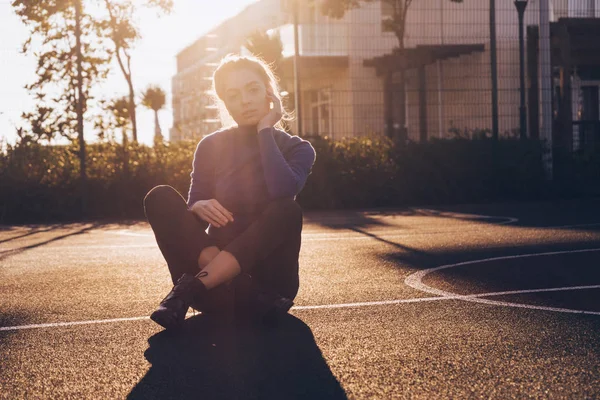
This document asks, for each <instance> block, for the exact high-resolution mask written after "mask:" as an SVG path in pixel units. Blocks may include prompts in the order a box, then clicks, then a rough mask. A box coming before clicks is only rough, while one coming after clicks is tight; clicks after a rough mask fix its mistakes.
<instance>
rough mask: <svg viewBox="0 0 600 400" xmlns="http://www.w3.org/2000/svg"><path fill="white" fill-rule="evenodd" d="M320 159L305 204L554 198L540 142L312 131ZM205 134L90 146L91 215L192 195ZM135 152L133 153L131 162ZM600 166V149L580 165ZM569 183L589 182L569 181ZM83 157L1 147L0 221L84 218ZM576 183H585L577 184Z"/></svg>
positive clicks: (70, 151) (134, 214)
mask: <svg viewBox="0 0 600 400" xmlns="http://www.w3.org/2000/svg"><path fill="white" fill-rule="evenodd" d="M309 140H310V141H311V143H312V144H313V146H314V147H315V149H316V152H317V160H316V162H315V165H314V167H313V171H312V174H311V175H310V176H309V178H308V181H307V184H306V186H305V187H304V189H303V190H302V192H301V193H300V194H299V195H298V198H297V200H298V202H299V203H300V204H301V205H302V206H303V207H304V208H305V209H333V208H336V209H339V208H370V207H393V206H405V205H414V204H436V203H437V204H439V203H455V202H487V201H498V200H505V199H535V198H546V197H548V196H550V195H554V194H557V193H559V192H560V191H557V188H556V185H554V186H552V187H550V186H549V185H548V184H547V183H545V179H544V171H543V170H542V165H541V161H540V160H541V150H540V144H539V143H538V142H536V141H524V142H521V141H518V140H515V139H504V140H500V141H499V142H498V143H497V145H496V146H494V143H493V142H492V141H491V140H489V139H477V140H468V139H453V140H432V141H430V142H429V143H426V144H417V143H408V144H406V145H403V146H396V145H394V144H393V143H392V142H391V141H390V140H388V139H386V138H378V139H369V138H356V139H344V140H340V141H332V140H330V139H327V138H309ZM195 147H196V142H191V141H185V142H178V143H173V144H171V143H166V144H163V145H158V146H156V147H147V146H144V145H137V144H131V145H129V146H128V147H127V148H126V149H124V148H123V147H122V146H121V145H118V144H111V143H102V144H93V145H89V146H88V147H87V154H88V166H87V169H88V177H89V178H88V191H87V193H88V217H89V218H93V219H96V218H133V219H138V218H144V214H143V206H142V201H143V198H144V195H145V194H146V193H147V192H148V191H149V190H150V189H151V188H152V187H154V186H156V185H160V184H168V185H171V186H173V187H175V188H176V189H177V190H179V191H180V193H182V194H183V195H184V196H185V195H186V194H187V191H188V187H189V180H190V176H189V174H190V169H191V163H192V158H193V153H194V149H195ZM126 160H127V161H126ZM582 165H584V167H585V169H586V170H587V171H592V173H591V175H590V177H587V178H586V182H588V181H589V180H590V179H596V178H595V177H596V176H597V174H595V171H597V170H598V166H600V160H598V157H595V158H593V159H591V160H588V159H586V160H583V161H578V162H574V163H573V171H571V172H570V173H571V174H577V176H581V174H579V173H578V172H577V171H578V168H582ZM568 181H569V182H570V186H569V187H568V190H569V191H570V192H573V190H574V185H584V182H583V181H581V182H580V181H573V180H568ZM78 182H79V161H78V158H77V148H76V147H74V146H69V147H59V146H42V145H39V144H28V145H23V146H16V147H11V146H9V147H8V149H7V151H6V152H5V153H3V154H0V223H5V224H6V223H28V222H50V221H64V220H76V219H79V218H80V215H79V214H78V209H79V201H80V192H79V185H78ZM574 182H576V183H574Z"/></svg>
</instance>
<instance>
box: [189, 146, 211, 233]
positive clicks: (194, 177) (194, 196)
mask: <svg viewBox="0 0 600 400" xmlns="http://www.w3.org/2000/svg"><path fill="white" fill-rule="evenodd" d="M211 144H212V143H211V141H209V140H207V138H204V139H202V140H200V142H199V143H198V145H197V146H196V151H195V152H194V161H193V163H192V172H191V174H190V177H191V183H190V189H189V192H188V199H187V205H188V207H192V205H193V204H194V203H195V202H197V201H198V200H208V199H212V198H214V163H213V157H212V155H213V154H214V151H213V149H212V146H211ZM202 222H203V223H204V224H205V225H206V226H204V229H206V227H207V226H208V223H207V222H205V221H202Z"/></svg>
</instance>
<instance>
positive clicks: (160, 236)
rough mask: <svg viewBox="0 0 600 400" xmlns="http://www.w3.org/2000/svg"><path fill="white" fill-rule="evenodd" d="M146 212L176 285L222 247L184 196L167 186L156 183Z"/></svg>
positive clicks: (146, 201) (203, 264) (147, 198)
mask: <svg viewBox="0 0 600 400" xmlns="http://www.w3.org/2000/svg"><path fill="white" fill-rule="evenodd" d="M144 212H145V214H146V218H147V219H148V222H149V223H150V226H151V227H152V230H153V232H154V236H155V238H156V243H157V244H158V247H159V249H160V251H161V252H162V254H163V257H164V258H165V260H166V262H167V265H168V267H169V271H170V273H171V279H172V281H173V284H175V283H176V282H177V280H178V279H179V277H180V276H181V275H183V274H184V273H185V272H187V273H191V274H196V273H198V271H199V267H202V266H205V265H206V264H208V263H209V262H210V261H211V260H212V259H213V258H214V256H215V255H216V254H218V253H219V248H218V247H216V245H215V241H214V240H213V239H212V238H210V237H209V236H208V235H207V234H206V232H205V231H204V230H203V229H202V226H201V224H200V223H199V220H198V219H197V218H198V217H196V216H195V215H194V214H193V213H192V211H190V210H189V209H188V207H187V203H186V201H185V199H184V198H183V197H182V196H181V194H179V192H177V190H175V189H174V188H173V187H171V186H168V185H160V186H156V187H155V188H153V189H152V190H150V191H149V192H148V194H147V195H146V197H145V198H144Z"/></svg>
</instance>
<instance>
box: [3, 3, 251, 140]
mask: <svg viewBox="0 0 600 400" xmlns="http://www.w3.org/2000/svg"><path fill="white" fill-rule="evenodd" d="M255 1H256V0H223V1H220V2H219V3H218V6H217V7H215V3H213V2H212V1H209V0H174V3H175V6H174V10H173V12H172V14H171V15H169V16H161V17H157V16H156V12H154V11H153V12H145V13H144V14H142V15H141V17H140V21H139V26H140V29H141V35H142V39H141V40H139V41H138V42H137V44H136V47H135V49H134V51H133V52H132V69H133V80H134V87H135V89H136V92H137V93H139V92H141V91H142V90H143V89H145V88H146V87H147V86H148V85H149V84H158V85H159V86H161V87H162V88H163V89H164V90H165V91H166V92H167V104H166V107H165V109H163V110H162V111H160V112H159V119H160V124H161V128H162V131H163V135H164V136H165V137H168V132H169V129H170V128H171V126H172V124H173V116H172V109H171V78H172V77H173V75H175V73H176V72H177V68H176V60H175V55H176V54H177V53H178V52H179V51H181V50H182V49H183V48H185V47H186V46H188V45H189V44H191V43H193V42H194V40H195V39H197V38H198V37H200V36H202V35H203V34H204V33H206V32H208V31H210V30H211V29H212V28H213V27H215V26H216V25H218V24H219V23H220V22H222V21H223V20H225V19H227V18H229V17H231V16H233V15H236V14H237V13H239V12H240V11H241V10H242V9H243V8H244V7H246V6H247V5H248V4H250V3H253V2H255ZM10 4H11V1H9V0H0V140H2V139H4V140H6V141H8V142H9V143H11V144H14V143H15V140H16V138H17V135H16V134H15V129H16V127H18V126H23V125H24V124H23V123H22V122H21V119H20V115H21V113H22V112H24V111H29V110H32V109H33V101H32V98H31V97H30V96H29V94H28V92H27V91H26V90H25V89H24V88H23V87H24V86H25V85H26V84H28V83H31V82H33V80H34V79H35V65H36V60H35V57H34V56H29V55H23V54H20V52H19V50H20V48H21V46H22V44H23V42H24V41H25V40H26V39H27V37H28V28H27V27H26V26H25V25H24V24H23V23H22V22H21V21H20V19H19V17H18V16H17V15H15V13H14V12H13V10H12V7H11V5H10ZM99 90H100V93H99V96H102V97H104V96H106V97H108V98H114V97H116V96H120V95H125V94H127V86H126V81H125V78H124V77H123V75H122V73H121V71H120V70H119V68H118V65H117V64H116V62H115V63H114V66H113V68H112V71H111V75H110V76H109V78H108V80H107V81H106V82H105V83H103V84H102V85H101V87H100V88H99ZM137 119H138V140H139V141H140V142H141V143H146V144H151V143H152V137H153V135H154V117H153V112H152V111H151V110H147V109H145V108H144V107H141V106H140V107H139V108H138V114H137ZM85 138H86V141H93V140H95V138H94V134H93V132H90V130H89V129H88V130H87V132H86V133H85Z"/></svg>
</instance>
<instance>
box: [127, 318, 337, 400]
mask: <svg viewBox="0 0 600 400" xmlns="http://www.w3.org/2000/svg"><path fill="white" fill-rule="evenodd" d="M148 343H149V348H148V349H147V350H146V352H145V354H144V355H145V357H146V359H147V360H148V361H149V362H150V363H151V364H152V367H151V368H150V369H149V370H148V372H147V373H146V375H145V376H144V377H143V378H142V379H141V380H140V382H139V383H138V384H137V385H136V387H135V388H134V389H133V390H132V391H131V392H130V393H129V396H128V398H129V399H150V398H157V399H164V398H203V399H278V400H279V399H317V398H321V399H322V398H326V399H334V400H335V399H346V398H347V397H346V394H345V392H344V390H343V389H342V388H341V386H340V384H339V382H338V381H337V379H336V378H335V377H334V376H333V374H332V372H331V370H330V369H329V366H328V365H327V363H326V361H325V360H324V359H323V355H322V354H321V351H320V349H319V347H318V346H317V344H316V343H315V339H314V336H313V334H312V331H311V330H310V328H309V327H308V326H307V325H306V324H305V323H304V322H302V321H301V320H299V319H298V318H296V317H294V316H292V315H286V316H285V317H283V318H281V319H280V320H279V323H278V324H277V325H274V326H262V325H261V326H260V327H259V326H256V325H253V326H248V325H246V326H244V327H241V328H239V327H238V328H237V329H230V328H228V327H227V326H226V325H223V324H215V323H214V321H213V320H212V319H211V318H210V317H209V316H204V315H198V316H195V317H192V318H188V319H187V320H186V324H185V327H184V329H183V331H182V332H181V333H179V334H171V333H169V332H165V331H161V332H160V333H158V334H156V335H154V336H152V337H151V338H150V339H149V340H148Z"/></svg>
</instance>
